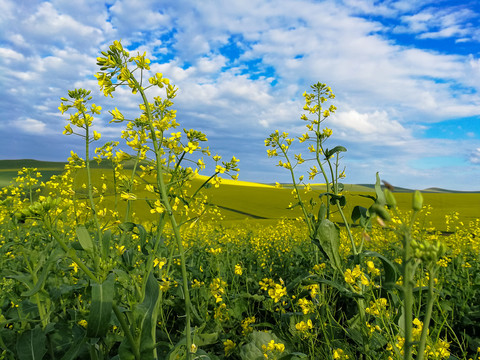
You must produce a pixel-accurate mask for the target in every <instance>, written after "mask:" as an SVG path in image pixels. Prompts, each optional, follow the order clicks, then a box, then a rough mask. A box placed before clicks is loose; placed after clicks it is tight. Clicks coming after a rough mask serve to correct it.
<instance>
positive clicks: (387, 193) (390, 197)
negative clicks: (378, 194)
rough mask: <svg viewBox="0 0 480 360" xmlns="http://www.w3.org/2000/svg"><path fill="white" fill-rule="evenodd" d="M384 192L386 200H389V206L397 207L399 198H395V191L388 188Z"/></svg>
mask: <svg viewBox="0 0 480 360" xmlns="http://www.w3.org/2000/svg"><path fill="white" fill-rule="evenodd" d="M383 193H384V194H385V200H386V201H387V205H388V207H389V208H394V209H395V208H396V207H397V200H396V199H395V196H393V193H392V192H391V191H390V190H388V189H385V190H383Z"/></svg>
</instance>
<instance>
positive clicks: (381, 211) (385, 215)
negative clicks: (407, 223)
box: [370, 204, 392, 221]
mask: <svg viewBox="0 0 480 360" xmlns="http://www.w3.org/2000/svg"><path fill="white" fill-rule="evenodd" d="M370 209H371V210H372V212H374V213H376V214H377V215H378V216H380V217H381V218H382V219H383V220H385V221H390V220H391V219H392V217H391V216H390V213H389V212H388V210H387V209H385V208H384V207H383V206H382V205H379V204H373V205H372V206H371V207H370Z"/></svg>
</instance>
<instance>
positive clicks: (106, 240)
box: [102, 229, 112, 259]
mask: <svg viewBox="0 0 480 360" xmlns="http://www.w3.org/2000/svg"><path fill="white" fill-rule="evenodd" d="M111 241H112V231H111V230H110V229H108V230H107V231H105V232H104V233H103V236H102V256H103V258H104V259H105V258H107V256H108V251H109V250H110V243H111Z"/></svg>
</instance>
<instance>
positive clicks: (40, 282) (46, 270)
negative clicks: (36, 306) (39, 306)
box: [22, 263, 51, 297]
mask: <svg viewBox="0 0 480 360" xmlns="http://www.w3.org/2000/svg"><path fill="white" fill-rule="evenodd" d="M50 267H51V263H48V264H46V265H45V266H44V267H43V270H42V273H41V274H40V276H39V278H38V281H37V283H36V284H35V286H34V287H33V288H31V289H30V290H28V291H24V292H23V293H22V296H27V297H28V296H32V295H35V294H36V293H37V292H39V291H40V289H41V288H42V287H43V283H44V282H45V280H46V279H47V276H48V274H49V273H50Z"/></svg>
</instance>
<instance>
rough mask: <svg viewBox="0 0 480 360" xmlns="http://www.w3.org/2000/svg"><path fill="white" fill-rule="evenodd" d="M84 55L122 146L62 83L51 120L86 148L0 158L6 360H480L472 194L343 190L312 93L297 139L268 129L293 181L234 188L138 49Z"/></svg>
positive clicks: (479, 227)
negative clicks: (64, 92)
mask: <svg viewBox="0 0 480 360" xmlns="http://www.w3.org/2000/svg"><path fill="white" fill-rule="evenodd" d="M97 61H98V65H99V67H100V68H99V72H98V73H97V74H96V75H95V76H96V78H97V79H98V83H99V86H100V88H101V91H102V92H103V93H104V95H105V96H115V89H116V88H117V87H119V86H125V87H127V88H128V89H130V90H131V91H132V93H133V94H132V96H136V97H137V98H138V99H139V101H140V107H139V114H138V118H136V119H132V120H128V119H125V118H124V115H123V114H122V113H121V111H120V110H118V109H117V108H114V109H109V110H108V111H109V113H110V115H111V117H112V121H115V122H123V123H125V130H124V132H123V134H122V138H121V139H120V140H119V142H120V141H122V142H125V144H126V145H127V146H128V148H129V149H130V151H129V152H126V151H122V150H120V146H119V142H108V143H105V144H104V143H102V142H101V134H99V133H97V132H96V131H93V130H92V128H91V126H92V124H93V123H94V121H95V116H96V115H98V114H100V113H101V112H102V111H104V110H103V109H101V108H100V107H98V106H96V105H95V104H94V100H93V99H92V98H91V96H90V92H89V91H87V90H83V89H76V90H72V91H69V93H68V96H67V97H62V98H61V103H60V104H59V106H60V107H59V110H60V111H61V112H62V114H64V116H65V117H66V120H67V125H66V126H65V129H64V134H65V135H68V136H80V137H81V138H82V139H83V140H84V142H85V152H84V153H83V154H77V153H74V152H72V153H71V154H70V157H69V158H68V160H67V163H66V164H65V165H64V166H62V167H60V166H59V164H55V163H50V164H43V165H42V166H44V167H43V168H41V167H40V166H37V165H41V163H37V162H30V163H22V162H18V163H16V164H15V162H8V163H7V162H3V163H1V162H0V180H1V183H0V184H1V186H2V187H1V190H0V191H1V198H0V234H1V236H0V253H1V256H0V269H1V270H0V271H1V275H2V276H1V278H0V287H1V290H2V291H1V292H0V324H1V326H0V351H1V358H2V359H62V360H66V359H129V360H130V359H136V360H140V359H142V360H143V359H170V360H173V359H212V360H213V359H243V360H260V359H284V360H296V359H335V360H336V359H351V360H353V359H362V360H363V359H365V360H367V359H375V360H390V359H392V360H394V359H405V360H406V359H451V360H453V359H462V360H470V359H472V360H473V359H480V300H479V299H480V261H479V260H480V206H479V205H480V194H478V193H454V192H448V191H441V190H435V191H434V190H431V191H430V192H429V191H424V192H419V191H413V190H411V191H407V190H405V189H399V190H395V189H394V188H393V187H391V186H390V185H389V184H386V185H385V186H384V185H382V181H381V178H380V176H379V175H378V174H377V175H376V174H375V173H373V174H372V186H366V185H348V184H343V183H342V179H343V178H344V177H345V172H344V171H347V172H348V169H346V170H344V169H343V167H342V166H341V164H340V160H341V157H342V156H344V155H343V153H344V152H345V150H346V149H345V148H344V147H342V146H339V145H335V144H333V145H332V144H330V141H331V138H330V137H331V135H332V130H330V129H329V128H328V127H327V125H328V120H329V119H328V118H329V117H330V116H331V115H332V114H334V113H335V111H336V107H335V106H334V105H333V102H334V98H335V96H334V94H333V92H332V89H331V88H330V87H328V86H327V85H325V84H321V83H317V84H314V85H312V87H311V88H310V89H307V91H306V92H305V93H304V95H303V96H304V98H305V106H304V108H303V113H302V114H301V115H300V116H299V117H300V119H301V120H299V121H304V123H305V124H306V130H305V131H306V132H305V133H304V134H298V135H290V134H288V133H285V132H281V131H275V132H273V133H272V134H270V135H268V134H266V140H265V146H266V148H267V152H266V154H265V156H268V157H270V158H272V161H275V163H276V164H277V165H278V166H279V167H281V168H284V170H285V171H286V172H287V173H289V174H290V175H291V182H290V183H288V184H278V183H276V181H275V179H272V183H271V184H255V183H248V182H242V181H238V180H237V177H238V171H239V168H238V166H239V159H237V158H235V157H232V158H231V159H224V158H222V157H221V155H217V154H216V153H214V152H213V150H211V149H210V147H208V146H207V136H206V135H205V134H203V133H202V132H200V131H196V130H192V129H182V128H181V127H179V124H178V123H177V120H176V116H175V111H174V110H173V105H174V104H173V100H174V98H175V96H176V90H177V89H176V87H175V86H174V85H173V84H171V83H170V81H169V80H168V79H167V78H164V77H163V75H162V74H155V75H153V76H151V77H147V74H148V72H147V71H148V70H149V63H150V60H148V59H147V58H146V57H145V55H140V54H137V55H130V54H129V53H128V51H127V50H126V49H124V48H123V46H122V45H121V43H120V42H117V41H116V42H114V44H112V45H111V46H110V48H109V49H108V50H107V51H104V52H102V56H101V57H99V58H97ZM141 75H144V76H141ZM152 87H154V88H159V89H160V90H162V91H163V92H164V95H163V96H162V97H155V98H150V97H149V89H150V88H152ZM293 142H298V143H299V144H303V145H304V146H305V149H304V154H307V153H308V154H309V156H308V158H307V156H306V155H304V157H305V158H304V157H302V155H301V154H293V150H290V145H291V144H292V143H293ZM212 146H214V144H213V145H212ZM207 159H209V160H208V161H207ZM187 160H188V161H187ZM302 163H308V164H309V167H308V170H307V171H306V172H305V174H301V173H298V174H297V170H298V169H299V167H298V165H300V164H302ZM206 164H213V166H210V167H209V166H207V165H206ZM42 174H43V175H42ZM400 190H401V191H400Z"/></svg>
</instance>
